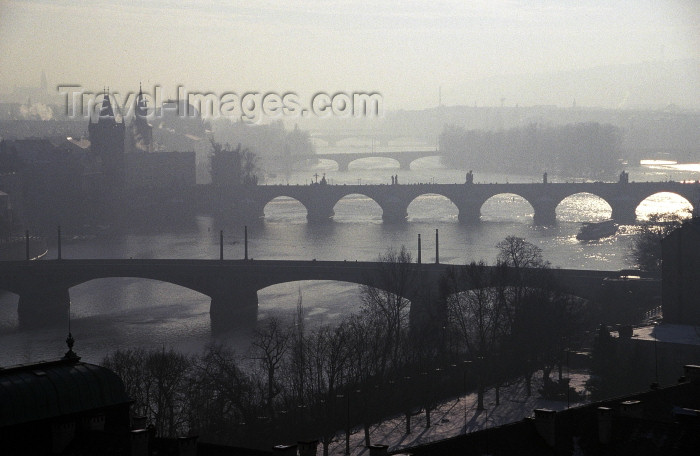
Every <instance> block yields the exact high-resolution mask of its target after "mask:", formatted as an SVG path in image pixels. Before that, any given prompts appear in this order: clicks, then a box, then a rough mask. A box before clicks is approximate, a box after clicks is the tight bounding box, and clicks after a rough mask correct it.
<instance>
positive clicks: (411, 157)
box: [279, 150, 444, 171]
mask: <svg viewBox="0 0 700 456" xmlns="http://www.w3.org/2000/svg"><path fill="white" fill-rule="evenodd" d="M443 155H444V154H443V153H442V152H439V151H436V150H434V151H430V150H425V151H406V152H357V153H338V154H306V155H292V156H288V157H279V159H280V160H281V161H282V163H285V164H287V165H288V166H292V165H294V164H296V163H302V162H305V161H309V160H318V159H324V160H331V161H334V162H336V163H337V164H338V171H347V170H348V168H349V166H350V163H352V162H354V161H355V160H361V159H363V158H390V159H392V160H394V161H397V162H398V163H399V167H400V168H401V169H403V170H409V169H411V163H413V162H414V161H416V160H418V159H421V158H427V157H443Z"/></svg>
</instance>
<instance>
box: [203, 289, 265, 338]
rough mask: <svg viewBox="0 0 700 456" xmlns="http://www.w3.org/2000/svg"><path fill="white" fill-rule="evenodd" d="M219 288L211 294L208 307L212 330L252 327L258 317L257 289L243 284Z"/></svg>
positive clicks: (220, 330)
mask: <svg viewBox="0 0 700 456" xmlns="http://www.w3.org/2000/svg"><path fill="white" fill-rule="evenodd" d="M221 288H222V289H221V290H218V291H217V293H215V294H214V295H213V296H212V298H211V305H210V307H209V317H210V319H211V330H212V332H215V333H218V332H224V331H227V330H230V329H233V328H242V327H251V325H253V326H252V327H254V325H255V322H256V321H257V318H258V291H257V290H256V289H255V288H254V287H250V286H246V285H244V284H236V285H227V286H225V287H221Z"/></svg>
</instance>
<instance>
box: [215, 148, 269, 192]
mask: <svg viewBox="0 0 700 456" xmlns="http://www.w3.org/2000/svg"><path fill="white" fill-rule="evenodd" d="M210 158H211V164H210V166H211V170H210V171H211V182H212V185H214V186H216V187H230V186H237V185H256V184H257V183H258V175H259V174H260V169H259V168H258V157H257V155H255V154H254V153H253V152H251V151H250V150H249V149H246V148H242V147H241V144H240V143H239V144H238V146H236V147H235V148H233V147H231V145H230V144H228V143H227V144H226V145H222V144H220V143H217V142H216V141H214V140H213V139H212V140H211V156H210Z"/></svg>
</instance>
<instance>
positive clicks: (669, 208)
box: [635, 192, 694, 220]
mask: <svg viewBox="0 0 700 456" xmlns="http://www.w3.org/2000/svg"><path fill="white" fill-rule="evenodd" d="M693 209H694V207H693V203H692V202H691V201H690V200H689V199H688V198H687V197H686V196H685V195H681V194H680V193H676V192H656V193H652V194H650V195H648V196H646V197H645V198H644V199H642V200H641V201H639V203H638V204H637V206H636V208H635V216H636V218H637V220H648V219H649V216H650V215H652V214H663V213H669V212H670V213H674V214H678V215H680V216H682V217H686V216H687V217H690V216H691V214H692V213H693Z"/></svg>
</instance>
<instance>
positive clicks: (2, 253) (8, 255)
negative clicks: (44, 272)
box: [0, 236, 49, 261]
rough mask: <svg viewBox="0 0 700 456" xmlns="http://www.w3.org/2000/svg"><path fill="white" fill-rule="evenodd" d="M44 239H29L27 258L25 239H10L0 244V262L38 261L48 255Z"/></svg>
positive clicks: (34, 237) (35, 237)
mask: <svg viewBox="0 0 700 456" xmlns="http://www.w3.org/2000/svg"><path fill="white" fill-rule="evenodd" d="M48 251H49V250H48V246H47V245H46V239H44V238H42V237H37V236H32V237H30V238H29V258H27V239H26V238H25V237H12V238H10V239H9V240H8V241H3V242H0V261H16V260H26V259H29V260H39V259H41V258H43V257H44V256H46V254H47V253H48Z"/></svg>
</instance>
